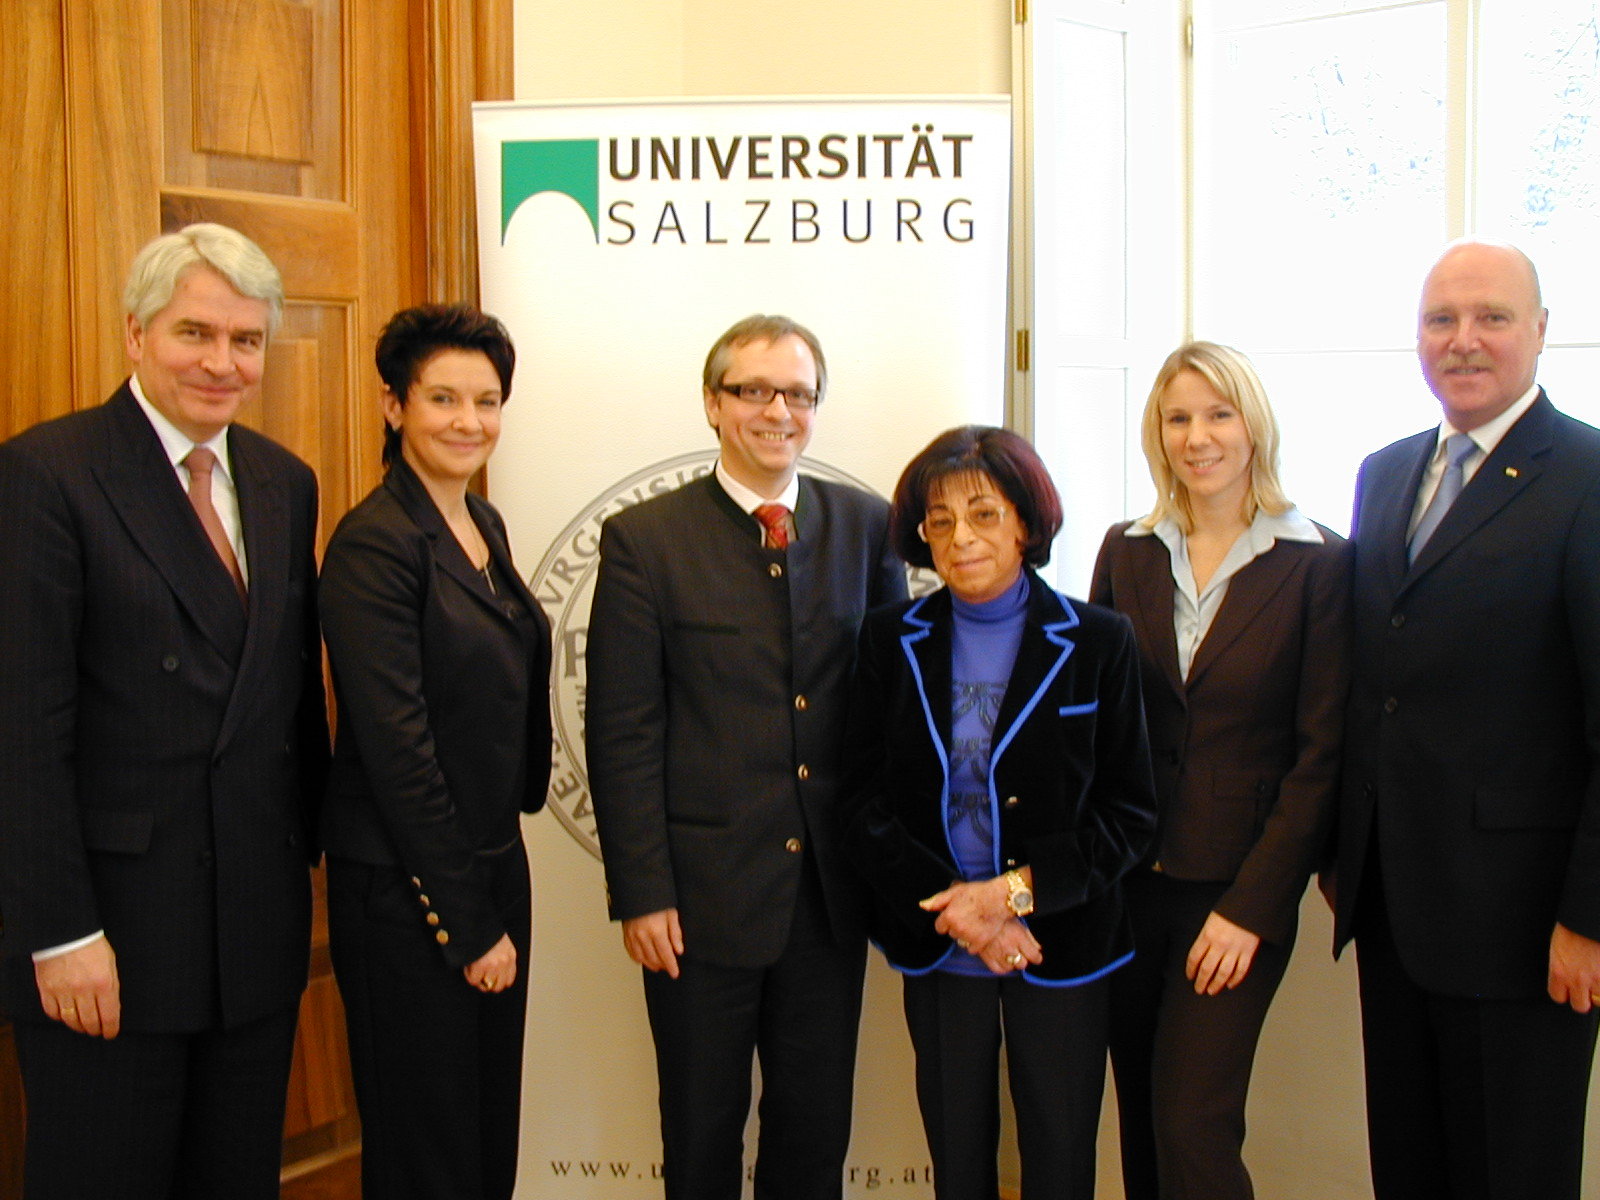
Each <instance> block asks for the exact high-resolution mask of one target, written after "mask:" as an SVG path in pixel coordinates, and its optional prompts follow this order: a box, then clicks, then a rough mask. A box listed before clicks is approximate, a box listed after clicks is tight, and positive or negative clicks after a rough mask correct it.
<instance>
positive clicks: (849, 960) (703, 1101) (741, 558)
mask: <svg viewBox="0 0 1600 1200" xmlns="http://www.w3.org/2000/svg"><path fill="white" fill-rule="evenodd" d="M702 384H703V394H704V402H705V411H706V420H707V421H708V423H709V424H710V425H711V427H712V428H713V429H714V430H716V433H717V440H718V443H719V446H720V455H719V457H718V460H717V465H716V470H715V472H714V473H713V474H711V475H708V476H705V477H703V478H701V479H698V480H695V481H694V482H692V483H689V484H686V485H685V486H684V487H682V488H680V489H678V490H677V491H675V492H672V493H669V494H668V495H665V496H661V497H658V498H656V499H653V500H650V501H647V502H645V503H643V504H639V505H636V506H634V507H632V508H629V509H627V510H626V511H624V512H622V513H619V514H617V515H616V516H614V517H612V518H611V519H610V520H608V521H607V522H606V524H605V527H604V529H603V531H602V533H601V539H600V571H599V577H598V580H597V582H596V585H595V596H594V607H593V611H592V615H591V617H590V624H589V643H588V651H587V662H588V676H589V682H588V696H587V712H586V721H587V747H588V765H589V775H590V785H591V790H592V792H593V796H594V807H595V817H596V820H597V822H598V825H599V833H600V843H601V847H602V849H603V851H604V854H605V869H606V881H607V887H608V892H609V902H610V911H611V917H612V919H613V920H617V921H620V922H621V923H622V934H623V944H624V946H625V947H626V949H627V952H628V955H629V956H630V957H631V958H632V959H633V960H634V961H635V962H637V963H639V964H640V965H641V966H642V967H643V968H644V988H645V1002H646V1007H647V1009H648V1011H649V1016H650V1028H651V1032H652V1034H653V1036H654V1038H655V1045H656V1064H657V1074H658V1079H659V1084H660V1104H661V1133H662V1142H663V1150H664V1168H665V1183H666V1195H667V1197H668V1198H669V1200H724V1198H726V1200H736V1198H737V1197H738V1196H739V1195H740V1192H741V1188H742V1184H743V1176H744V1165H743V1134H744V1126H745V1122H746V1120H747V1118H748V1115H749V1108H750V1072H751V1062H752V1056H753V1055H759V1058H760V1062H761V1078H762V1095H761V1102H760V1110H759V1111H760V1119H761V1132H760V1147H759V1150H758V1152H757V1156H756V1166H755V1193H756V1195H757V1196H758V1197H775V1198H779V1197H781V1198H786V1200H787V1198H792V1200H824V1198H836V1197H838V1196H840V1194H841V1192H842V1183H841V1178H842V1170H843V1165H844V1156H845V1152H846V1150H847V1149H848V1146H849V1140H850V1101H851V1087H852V1081H853V1077H854V1072H855V1042H856V1026H857V1020H858V1018H859V1015H860V1007H861V983H862V974H863V970H864V967H865V954H866V940H865V935H864V933H863V927H862V924H861V904H860V901H859V898H858V895H857V893H856V891H855V888H854V885H853V884H852V882H851V881H850V879H849V876H848V873H847V869H846V867H845V864H844V863H843V861H842V860H841V858H840V855H839V851H838V848H837V847H836V846H835V843H834V836H833V832H834V831H833V824H834V814H833V806H834V803H835V799H836V793H837V789H838V782H839V780H838V759H839V748H840V741H841V736H842V732H843V729H842V725H843V718H844V692H845V686H846V683H847V676H848V674H849V665H850V661H851V656H852V654H853V650H854V645H855V636H856V629H857V626H859V624H860V623H861V618H862V616H863V614H864V613H865V612H866V611H867V609H869V608H872V607H875V606H877V605H879V604H884V603H887V602H889V601H892V600H896V599H901V598H903V597H904V596H905V594H906V585H905V574H904V569H903V568H902V566H901V565H900V563H899V561H898V560H897V559H896V558H895V556H894V552H893V549H892V548H891V546H890V543H889V538H888V508H887V506H886V505H885V504H884V503H883V501H882V500H880V499H878V498H876V497H873V496H869V495H867V494H866V493H865V492H862V491H859V490H857V489H855V488H851V487H847V486H844V485H841V484H836V483H827V482H823V481H820V480H816V479H812V478H810V477H804V476H800V475H798V474H797V473H796V468H797V467H798V465H799V461H800V455H801V453H802V452H803V451H804V450H805V448H806V445H807V443H808V442H809V441H810V440H811V432H812V426H813V424H814V422H815V420H816V414H817V409H818V406H819V404H820V402H821V399H822V395H823V392H824V390H825V389H826V386H827V366H826V363H825V361H824V359H823V355H822V347H821V346H820V345H819V344H818V342H817V339H816V337H815V336H814V335H813V334H812V333H811V332H810V331H809V330H807V329H805V328H804V327H803V326H801V325H798V324H796V323H795V322H793V321H790V320H788V319H787V318H785V317H777V316H753V317H749V318H746V319H745V320H743V321H740V322H738V323H737V324H736V325H734V326H733V327H732V328H731V329H729V330H728V331H727V332H726V333H724V334H723V335H722V337H720V338H719V339H718V340H717V342H716V344H715V345H714V346H712V348H711V352H710V354H709V355H707V357H706V364H705V370H704V374H703V377H702Z"/></svg>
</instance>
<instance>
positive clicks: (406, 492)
mask: <svg viewBox="0 0 1600 1200" xmlns="http://www.w3.org/2000/svg"><path fill="white" fill-rule="evenodd" d="M383 486H384V487H386V488H388V489H389V490H390V491H391V492H393V493H394V496H395V499H397V500H398V501H399V502H400V507H401V508H403V509H405V512H406V515H407V516H408V517H410V518H411V519H412V520H413V521H415V522H416V525H417V528H418V529H420V530H422V532H423V534H424V535H425V536H426V537H427V539H428V543H429V545H430V546H432V547H433V561H434V563H435V565H436V566H437V567H438V568H439V570H441V571H443V572H444V573H445V574H446V575H448V576H450V578H452V579H454V580H455V581H456V582H457V583H458V584H460V585H461V587H462V589H463V590H464V591H465V592H467V594H468V595H470V596H472V597H474V598H475V599H477V600H478V602H479V603H481V604H482V605H483V606H484V607H485V608H486V609H488V610H489V611H490V612H492V613H494V615H495V617H496V619H497V620H500V621H503V622H508V623H509V622H510V621H511V618H510V617H509V616H507V615H506V612H505V609H504V607H503V606H502V604H501V602H500V597H498V596H496V595H495V594H494V591H493V590H492V589H491V588H490V587H489V581H488V580H487V579H485V578H484V577H483V572H482V571H480V570H478V569H477V568H476V567H474V566H473V565H472V560H471V559H469V558H468V557H467V552H466V551H465V550H463V549H462V548H461V543H460V542H458V541H456V535H455V534H454V533H452V532H451V531H450V526H449V525H448V524H446V522H445V519H444V514H443V513H441V512H440V511H439V506H438V505H437V504H435V503H434V502H433V497H432V496H430V495H429V494H428V489H427V488H426V487H425V486H424V485H423V482H422V480H420V479H418V478H417V474H416V472H415V471H413V470H412V469H411V466H410V464H408V463H407V462H406V461H405V460H404V459H403V458H397V459H395V461H394V464H393V465H392V466H390V468H389V473H388V474H387V475H386V476H384V480H383ZM480 505H482V501H481V500H479V498H478V497H476V496H473V495H468V497H467V508H468V510H469V511H471V513H472V516H473V523H474V524H476V525H477V526H478V531H479V532H480V533H482V534H483V540H484V542H485V543H486V544H487V545H488V547H489V554H490V557H491V558H493V557H494V556H495V553H494V552H495V543H497V542H498V541H499V540H500V538H499V536H498V534H497V533H495V531H494V529H493V522H492V521H491V520H489V518H488V515H487V513H486V512H484V511H483V510H482V509H481V508H480ZM509 562H510V555H509V553H506V554H505V558H504V560H503V561H501V560H497V565H499V566H500V568H501V570H500V573H501V574H502V575H504V576H506V577H508V578H509V579H513V580H516V583H517V585H518V586H519V588H520V584H521V580H520V579H518V578H517V575H516V571H515V569H514V568H509V567H508V565H507V564H509ZM523 590H525V589H523ZM531 599H532V598H531V597H529V600H530V601H531Z"/></svg>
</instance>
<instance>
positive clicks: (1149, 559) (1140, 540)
mask: <svg viewBox="0 0 1600 1200" xmlns="http://www.w3.org/2000/svg"><path fill="white" fill-rule="evenodd" d="M1126 540H1127V543H1128V545H1127V551H1128V563H1129V566H1130V568H1131V570H1132V575H1133V591H1132V597H1131V599H1130V601H1129V603H1128V606H1127V614H1128V619H1129V620H1131V621H1132V622H1133V628H1134V635H1135V636H1136V637H1137V638H1138V640H1139V644H1140V645H1141V646H1144V647H1146V648H1147V649H1148V650H1149V651H1151V652H1152V653H1153V654H1154V657H1155V660H1156V662H1157V664H1158V665H1159V666H1160V667H1161V674H1162V676H1163V678H1165V679H1166V681H1167V685H1168V686H1169V687H1171V688H1172V692H1173V694H1174V695H1175V696H1177V697H1178V698H1179V699H1180V700H1181V699H1183V696H1184V686H1183V678H1182V676H1180V675H1179V674H1178V635H1177V632H1176V631H1175V630H1174V628H1173V624H1172V621H1173V605H1174V598H1173V593H1174V590H1175V588H1176V586H1177V585H1176V584H1174V583H1173V581H1172V555H1171V554H1170V553H1169V552H1168V551H1167V547H1166V544H1165V543H1164V542H1163V541H1162V540H1161V539H1160V538H1158V537H1156V536H1155V535H1154V534H1150V535H1148V536H1143V537H1132V538H1128V539H1126Z"/></svg>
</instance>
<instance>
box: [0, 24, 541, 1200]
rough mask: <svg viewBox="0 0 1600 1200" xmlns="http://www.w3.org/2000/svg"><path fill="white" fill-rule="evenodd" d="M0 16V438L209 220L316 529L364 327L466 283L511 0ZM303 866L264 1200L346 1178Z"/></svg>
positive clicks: (72, 396) (251, 418) (93, 376)
mask: <svg viewBox="0 0 1600 1200" xmlns="http://www.w3.org/2000/svg"><path fill="white" fill-rule="evenodd" d="M0 32H3V34H4V44H5V45H6V47H7V50H8V53H7V59H8V61H9V62H10V64H11V67H10V69H11V71H12V78H13V80H14V86H13V89H12V92H11V94H12V95H13V96H14V97H15V100H14V102H11V103H8V104H7V105H5V106H0V149H3V150H5V151H7V152H8V153H7V154H6V161H8V162H10V163H12V164H13V166H12V171H13V178H12V187H11V190H10V202H9V203H8V206H7V209H8V211H7V219H6V220H5V221H4V222H0V271H3V273H4V280H5V284H4V288H3V290H0V305H3V306H4V310H3V311H0V438H3V437H8V436H10V435H11V434H13V433H16V432H18V431H20V430H22V429H25V428H27V427H28V426H29V425H32V424H34V423H35V422H37V421H39V420H42V419H45V418H47V417H50V416H55V415H58V414H60V413H64V412H68V411H72V410H74V409H81V408H85V407H88V406H91V405H94V404H98V403H100V402H101V401H102V400H103V399H104V398H105V397H106V396H107V395H109V394H110V392H111V391H112V389H113V388H114V387H115V386H116V385H117V384H118V382H119V381H120V380H121V379H122V378H123V377H124V376H126V374H127V370H128V367H127V362H126V359H125V357H124V354H123V350H122V333H121V330H122V323H123V322H122V313H121V302H120V297H121V291H122V284H123V280H124V276H125V274H126V271H127V268H128V264H129V263H130V262H131V260H132V258H133V255H134V253H135V252H136V251H137V250H138V248H139V247H140V246H141V245H143V244H144V243H145V242H146V241H148V240H149V239H150V238H151V237H153V236H155V235H156V234H157V233H159V232H161V231H164V230H171V229H176V228H178V227H180V226H182V225H185V224H188V223H189V222H191V221H202V220H206V221H220V222H222V223H223V224H226V225H232V226H234V227H235V228H237V229H240V230H241V231H243V232H244V233H246V234H248V235H249V236H250V237H251V238H253V239H254V240H255V241H256V242H258V243H259V244H260V245H261V246H262V248H263V249H264V250H265V251H266V252H267V254H268V255H269V256H270V257H271V258H272V260H273V261H274V262H275V263H276V264H277V266H278V268H279V270H280V271H281V272H282V273H283V278H284V286H285V292H286V304H285V308H284V321H283V325H282V327H281V329H280V331H279V333H278V335H277V337H276V338H275V339H274V340H273V342H272V345H271V347H270V350H269V359H268V367H267V374H266V377H265V386H264V388H263V394H262V398H261V400H260V402H259V403H257V404H255V405H253V406H251V407H250V408H249V409H248V410H245V411H242V412H241V413H240V420H241V421H243V422H244V423H245V424H247V425H251V426H254V427H256V428H258V429H261V430H263V431H264V432H266V433H267V434H269V435H270V436H272V437H273V438H275V439H277V440H278V441H280V442H282V443H283V444H284V445H286V446H288V447H289V448H290V449H292V450H294V452H295V453H297V454H298V455H300V457H301V458H303V459H305V460H306V462H308V463H310V464H311V466H312V468H313V469H314V470H315V471H316V473H317V476H318V479H319V481H320V483H321V488H322V512H321V530H322V535H323V537H324V538H325V537H326V534H327V532H328V531H329V530H331V529H332V527H333V525H334V523H336V522H337V520H338V518H339V517H340V516H341V515H342V514H343V513H344V512H345V511H346V510H347V509H348V508H349V507H350V506H351V505H352V504H353V503H354V502H355V501H356V500H358V499H359V498H360V497H361V496H363V495H365V494H366V492H367V491H368V490H370V488H371V487H372V486H374V484H375V483H376V482H377V479H378V477H379V473H380V466H379V445H380V437H379V433H380V429H379V415H378V407H377V395H378V392H377V385H376V378H375V375H374V372H373V370H372V366H371V347H372V345H373V343H374V341H375V340H376V337H377V333H378V330H379V329H380V328H381V326H382V324H383V322H384V321H385V320H386V319H387V318H388V317H389V315H390V314H391V313H393V312H394V311H395V310H396V309H397V308H400V307H403V306H405V305H408V304H413V303H417V302H418V301H420V300H422V299H425V298H439V299H460V298H472V297H474V296H475V293H476V274H475V271H474V270H473V261H474V250H473V241H472V213H473V208H472V204H471V180H472V175H471V165H470V145H471V143H470V131H469V128H468V106H469V103H470V100H471V99H473V98H474V97H478V98H484V99H490V98H504V97H505V96H508V95H509V89H510V35H511V27H510V0H5V4H4V6H3V13H0ZM316 884H317V923H316V932H315V934H314V938H313V946H312V970H311V983H310V986H309V988H308V989H307V992H306V996H305V999H304V1002H303V1004H302V1009H301V1019H300V1031H299V1037H298V1039H297V1042H296V1046H295V1058H294V1070H293V1077H292V1080H291V1088H290V1096H289V1109H288V1120H287V1123H286V1127H285V1131H284V1133H285V1138H284V1152H285V1154H284V1161H285V1168H284V1180H285V1183H284V1195H285V1196H286V1197H289V1196H295V1197H306V1198H309V1197H313V1196H315V1197H326V1198H329V1200H332V1198H336V1197H344V1196H348V1197H355V1196H358V1195H359V1191H360V1189H359V1180H358V1176H357V1169H358V1164H359V1129H358V1125H357V1121H356V1116H355V1109H354V1103H353V1097H352V1093H351V1088H350V1082H349V1071H348V1067H347V1065H346V1055H345V1045H344V1024H343V1015H342V1010H341V1008H340V1004H339V997H338V991H337V988H336V987H335V985H334V981H333V976H332V973H331V968H330V966H329V961H328V952H327V924H326V915H325V905H324V903H323V896H322V880H321V875H320V872H319V873H318V876H317V880H316ZM0 917H3V914H0ZM9 1045H10V1039H9V1030H7V1029H5V1028H4V1027H3V1024H0V1200H9V1198H10V1197H12V1196H15V1195H17V1194H19V1187H18V1184H19V1177H20V1169H19V1164H18V1160H19V1158H20V1155H18V1154H17V1153H16V1152H15V1150H16V1146H17V1144H18V1139H19V1137H20V1132H19V1131H20V1128H21V1121H22V1114H21V1113H20V1092H19V1090H18V1088H17V1086H16V1076H15V1065H14V1060H13V1057H12V1055H11V1054H10V1052H9Z"/></svg>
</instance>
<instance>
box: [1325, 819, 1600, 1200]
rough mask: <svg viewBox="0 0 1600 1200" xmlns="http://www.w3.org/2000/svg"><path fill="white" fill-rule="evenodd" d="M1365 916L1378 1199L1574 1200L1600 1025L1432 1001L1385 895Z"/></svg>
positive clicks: (1510, 1003) (1494, 1004)
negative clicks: (1401, 944) (1395, 929)
mask: <svg viewBox="0 0 1600 1200" xmlns="http://www.w3.org/2000/svg"><path fill="white" fill-rule="evenodd" d="M1375 854H1376V847H1374V849H1373V855H1374V856H1375ZM1368 862H1369V863H1370V864H1372V866H1371V867H1370V869H1369V870H1368V871H1367V875H1368V877H1369V878H1370V877H1373V876H1376V875H1377V874H1378V871H1377V869H1376V862H1377V860H1376V858H1375V857H1369V859H1368ZM1358 905H1359V907H1358V909H1357V913H1356V921H1355V940H1356V955H1357V960H1358V963H1359V965H1360V972H1361V1029H1362V1040H1363V1044H1364V1048H1365V1056H1366V1072H1367V1136H1368V1139H1369V1144H1370V1147H1371V1155H1372V1182H1373V1193H1374V1195H1375V1196H1376V1198H1377V1200H1578V1189H1579V1186H1580V1180H1581V1176H1582V1173H1583V1124H1584V1113H1585V1110H1586V1108H1587V1105H1588V1093H1589V1066H1590V1063H1591V1061H1592V1060H1593V1058H1594V1045H1595V1032H1596V1029H1597V1027H1600V1012H1595V1011H1591V1012H1589V1013H1588V1014H1587V1015H1585V1016H1579V1015H1578V1014H1577V1013H1575V1012H1573V1011H1572V1010H1571V1009H1570V1008H1568V1007H1567V1006H1565V1005H1559V1004H1556V1003H1555V1002H1554V1001H1552V1000H1551V999H1550V998H1549V997H1548V996H1534V997H1529V998H1526V999H1514V1000H1485V999H1480V998H1476V997H1459V996H1442V995H1438V994H1436V993H1432V992H1429V991H1427V990H1426V989H1425V988H1423V987H1421V986H1420V985H1418V984H1417V983H1416V982H1415V981H1414V980H1413V979H1412V978H1411V976H1410V975H1409V974H1408V973H1407V971H1406V969H1405V966H1404V965H1403V964H1402V963H1401V961H1400V956H1399V954H1398V952H1397V950H1396V948H1395V944H1394V939H1393V937H1392V935H1391V933H1390V929H1389V921H1388V916H1387V913H1386V911H1385V906H1384V903H1383V896H1382V889H1381V886H1370V885H1369V886H1364V887H1363V889H1362V895H1361V897H1360V899H1359V901H1358Z"/></svg>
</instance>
